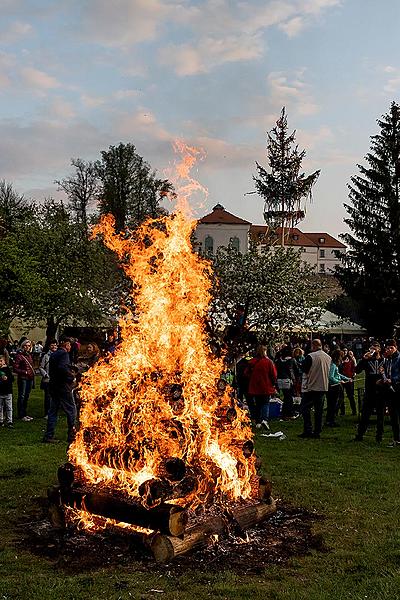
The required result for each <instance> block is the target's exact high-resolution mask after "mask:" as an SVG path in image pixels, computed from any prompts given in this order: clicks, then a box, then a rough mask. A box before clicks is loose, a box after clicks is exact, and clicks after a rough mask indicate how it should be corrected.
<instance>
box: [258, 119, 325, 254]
mask: <svg viewBox="0 0 400 600" xmlns="http://www.w3.org/2000/svg"><path fill="white" fill-rule="evenodd" d="M267 135H268V142H267V158H268V163H269V167H270V169H269V171H268V170H267V169H266V168H264V167H262V166H261V165H260V164H259V163H258V162H256V165H257V171H258V177H253V179H254V181H255V184H256V191H257V192H258V194H259V195H260V196H261V197H262V198H264V218H265V221H266V222H267V224H268V225H270V226H271V228H272V229H276V228H277V227H279V226H280V227H282V238H281V243H282V245H284V235H285V227H286V228H291V227H294V226H295V225H296V224H297V223H298V222H299V221H300V220H301V219H303V218H304V207H303V202H305V201H306V200H307V199H308V198H311V195H312V188H313V185H314V184H315V182H316V181H317V179H318V176H319V174H320V171H314V173H312V174H311V175H305V173H302V172H301V166H302V162H303V159H304V157H305V155H306V152H305V150H302V151H301V152H300V151H299V148H298V146H297V145H296V144H295V139H296V131H293V132H292V133H291V134H290V135H288V124H287V117H286V112H285V108H283V109H282V112H281V116H280V118H279V119H278V120H277V122H276V126H275V127H274V128H273V129H272V130H271V131H270V132H269V133H268V134H267Z"/></svg>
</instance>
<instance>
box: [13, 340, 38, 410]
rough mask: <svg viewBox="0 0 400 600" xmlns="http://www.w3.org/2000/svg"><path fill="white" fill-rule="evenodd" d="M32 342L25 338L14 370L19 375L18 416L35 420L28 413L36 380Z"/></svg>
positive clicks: (17, 355) (16, 358) (16, 357)
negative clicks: (29, 401) (30, 397)
mask: <svg viewBox="0 0 400 600" xmlns="http://www.w3.org/2000/svg"><path fill="white" fill-rule="evenodd" d="M31 349H32V344H31V342H30V340H27V339H25V340H24V341H23V342H22V344H21V351H20V352H18V353H17V354H16V355H15V360H14V372H15V373H16V375H17V387H18V398H17V416H18V419H21V421H33V417H29V416H28V415H27V407H28V400H29V396H30V393H31V390H32V387H33V383H34V381H35V369H34V367H33V360H32V354H31Z"/></svg>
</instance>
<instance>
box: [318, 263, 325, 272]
mask: <svg viewBox="0 0 400 600" xmlns="http://www.w3.org/2000/svg"><path fill="white" fill-rule="evenodd" d="M319 272H320V273H325V264H324V263H321V264H320V265H319Z"/></svg>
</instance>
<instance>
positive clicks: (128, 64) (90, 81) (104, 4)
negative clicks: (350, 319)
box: [0, 0, 400, 235]
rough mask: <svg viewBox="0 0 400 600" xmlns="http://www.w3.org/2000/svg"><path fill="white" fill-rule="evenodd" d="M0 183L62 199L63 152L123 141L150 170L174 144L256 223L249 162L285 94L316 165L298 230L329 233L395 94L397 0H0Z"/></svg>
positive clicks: (91, 152)
mask: <svg viewBox="0 0 400 600" xmlns="http://www.w3.org/2000/svg"><path fill="white" fill-rule="evenodd" d="M0 15H1V18H0V179H6V180H7V181H10V182H12V183H13V184H14V187H15V188H16V189H17V191H18V192H20V193H23V194H25V195H26V196H27V197H30V198H34V199H38V200H40V199H43V198H44V197H49V196H53V197H60V192H58V191H57V186H56V185H55V184H54V180H56V179H57V180H59V179H62V178H63V177H65V176H67V175H69V174H70V173H71V172H72V169H71V166H70V160H71V158H72V157H80V158H83V159H85V160H95V159H97V158H99V157H100V152H101V150H105V149H107V148H108V146H109V145H110V144H113V145H114V144H118V143H119V142H121V141H122V142H125V143H126V142H131V143H133V144H134V145H135V146H136V149H137V152H138V153H139V154H140V155H141V156H143V157H144V158H145V159H146V160H147V161H148V162H149V163H150V164H151V165H152V167H154V168H156V169H157V170H158V171H159V172H160V174H162V173H163V171H164V169H167V168H168V167H170V165H171V164H172V163H173V161H174V152H173V147H172V144H173V141H174V140H175V139H177V138H180V139H183V140H185V142H186V143H188V144H189V145H194V146H197V147H201V148H203V149H204V151H205V154H206V156H205V158H204V159H203V160H202V161H201V162H200V163H199V164H198V166H197V168H196V172H195V173H194V175H195V176H196V178H198V179H199V180H200V182H201V183H202V184H203V185H204V186H206V187H207V188H208V192H209V194H208V197H207V199H206V200H205V202H204V204H203V206H202V207H199V206H198V205H197V206H196V207H195V216H198V217H200V216H203V215H204V214H206V213H207V212H210V210H211V209H212V207H213V206H214V205H215V204H217V203H220V204H222V205H223V206H224V207H225V208H226V209H227V210H228V211H230V212H232V213H233V214H236V215H237V216H240V217H242V218H244V219H247V220H249V221H251V222H252V223H254V224H262V223H263V216H262V211H263V201H262V199H261V198H260V197H259V196H257V195H256V194H251V195H246V194H247V193H248V192H251V191H252V190H254V184H253V180H252V177H253V175H254V174H256V168H255V162H256V161H258V162H260V163H261V164H262V165H266V164H267V158H266V138H267V132H268V131H269V130H270V129H271V128H272V127H273V126H274V123H275V121H276V120H277V118H278V117H279V114H280V111H281V109H282V107H283V106H285V107H286V110H287V114H288V123H289V128H290V130H293V129H295V130H296V132H297V137H296V139H297V142H298V144H299V147H300V149H303V148H304V149H305V150H306V153H307V154H306V159H305V161H304V163H303V165H304V171H305V172H306V173H309V172H311V171H314V170H316V169H321V175H320V177H319V180H318V182H317V184H316V186H315V188H314V198H313V201H312V203H311V204H309V205H308V208H307V216H306V219H305V220H304V221H303V222H302V223H301V224H300V225H299V226H300V228H301V229H302V230H303V231H321V232H322V231H326V232H329V233H331V234H333V235H338V234H340V233H341V232H343V231H346V229H347V228H346V226H345V224H344V223H343V218H344V217H345V210H344V207H343V203H344V202H346V201H347V193H348V190H347V185H348V183H349V182H350V177H351V176H352V175H355V174H357V167H356V165H357V163H362V162H363V157H364V156H365V154H366V153H367V152H368V151H369V147H370V136H371V135H374V134H376V133H377V132H378V126H377V124H376V120H377V119H378V118H379V117H380V116H381V115H382V114H384V113H386V112H387V111H388V109H389V106H390V103H391V101H393V100H395V101H399V91H400V36H399V35H398V30H399V25H400V2H399V1H398V0H380V1H379V2H377V1H376V0H239V1H237V2H234V1H230V0H112V1H111V2H110V0H68V2H60V1H58V0H0Z"/></svg>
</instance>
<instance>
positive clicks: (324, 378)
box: [299, 339, 332, 439]
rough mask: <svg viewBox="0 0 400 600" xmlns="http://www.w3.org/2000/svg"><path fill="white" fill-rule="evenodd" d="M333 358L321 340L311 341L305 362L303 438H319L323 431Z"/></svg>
mask: <svg viewBox="0 0 400 600" xmlns="http://www.w3.org/2000/svg"><path fill="white" fill-rule="evenodd" d="M331 362H332V359H331V357H330V356H329V354H327V353H326V352H324V350H322V342H321V340H318V339H315V340H313V341H312V343H311V352H310V354H307V356H306V357H305V359H304V362H303V365H302V367H303V374H304V379H303V386H304V388H303V389H304V395H303V401H302V414H303V421H304V429H303V433H301V434H300V435H299V437H301V438H315V439H319V438H320V435H321V431H322V414H323V410H324V395H325V394H326V392H327V391H328V387H329V369H330V366H331ZM312 408H314V430H313V428H312V421H311V409H312Z"/></svg>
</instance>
